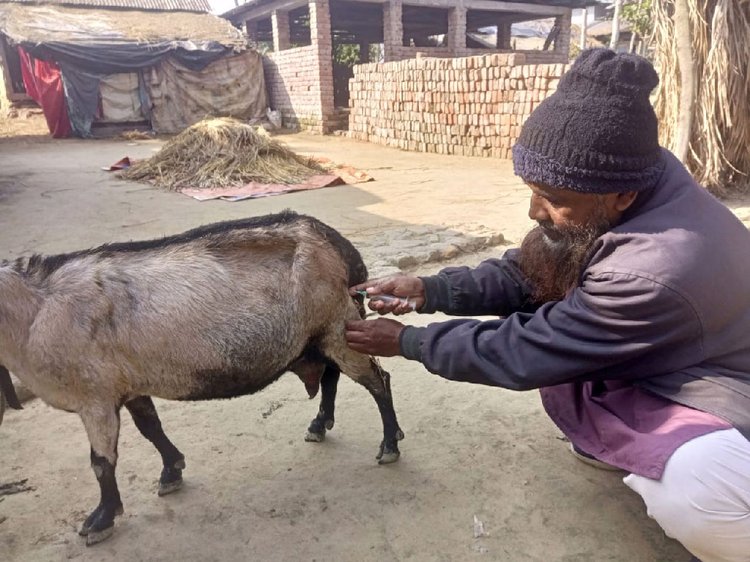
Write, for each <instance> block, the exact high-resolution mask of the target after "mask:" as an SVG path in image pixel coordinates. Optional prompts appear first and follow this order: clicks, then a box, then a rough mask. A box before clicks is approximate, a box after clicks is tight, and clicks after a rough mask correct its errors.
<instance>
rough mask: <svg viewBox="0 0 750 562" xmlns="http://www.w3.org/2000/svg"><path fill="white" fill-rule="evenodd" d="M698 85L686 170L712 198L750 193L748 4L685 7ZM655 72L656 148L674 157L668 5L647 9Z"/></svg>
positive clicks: (704, 0) (712, 1) (742, 0)
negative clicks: (665, 149) (658, 131)
mask: <svg viewBox="0 0 750 562" xmlns="http://www.w3.org/2000/svg"><path fill="white" fill-rule="evenodd" d="M688 3H689V7H690V9H689V11H690V28H691V41H692V46H693V58H694V61H695V73H696V76H697V77H698V80H697V84H696V87H697V91H696V103H695V112H694V113H695V114H694V118H693V125H692V129H691V133H690V149H689V154H688V158H687V162H686V164H687V166H688V168H689V169H690V171H691V172H692V174H693V175H694V176H695V178H696V179H697V180H698V181H699V182H700V183H701V184H703V185H704V186H706V187H707V188H709V189H710V190H711V191H712V192H714V193H715V194H717V195H720V196H726V195H729V194H730V193H732V192H742V191H746V190H747V189H748V188H750V149H749V148H748V147H750V113H749V112H748V109H747V108H748V107H750V57H748V56H747V53H748V52H750V0H689V2H688ZM653 9H654V11H653V17H654V38H653V39H654V45H655V47H656V57H655V58H656V60H655V62H656V65H657V66H658V67H659V74H660V77H661V83H660V85H659V88H658V90H657V95H656V101H655V104H654V105H655V108H656V112H657V115H658V116H659V120H660V129H661V136H662V139H661V141H662V144H663V145H664V146H667V147H669V148H672V149H674V146H675V142H676V140H677V138H676V137H677V130H676V126H675V124H676V122H677V117H678V112H679V111H680V108H679V92H680V74H679V72H680V69H679V67H678V65H677V63H676V61H677V60H678V59H677V54H676V42H675V28H674V23H673V21H672V18H671V13H672V11H673V9H674V6H673V1H672V0H660V1H657V2H654V3H653Z"/></svg>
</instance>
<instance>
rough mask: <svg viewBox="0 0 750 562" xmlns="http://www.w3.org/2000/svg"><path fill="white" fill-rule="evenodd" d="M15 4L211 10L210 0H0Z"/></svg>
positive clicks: (179, 10)
mask: <svg viewBox="0 0 750 562" xmlns="http://www.w3.org/2000/svg"><path fill="white" fill-rule="evenodd" d="M3 2H12V3H15V4H37V5H51V6H76V7H79V8H84V7H88V8H126V9H130V10H149V11H169V12H172V11H178V12H210V11H211V5H210V4H209V0H0V4H2V3H3Z"/></svg>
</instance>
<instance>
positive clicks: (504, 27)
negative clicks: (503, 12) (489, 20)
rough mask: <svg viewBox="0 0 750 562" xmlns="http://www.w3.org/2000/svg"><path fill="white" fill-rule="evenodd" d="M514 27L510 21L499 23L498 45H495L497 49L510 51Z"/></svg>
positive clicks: (500, 21)
mask: <svg viewBox="0 0 750 562" xmlns="http://www.w3.org/2000/svg"><path fill="white" fill-rule="evenodd" d="M512 25H513V24H512V23H511V22H509V21H502V20H499V21H498V22H497V44H496V45H495V47H496V48H498V49H504V50H508V49H510V38H511V36H512V35H511V26H512Z"/></svg>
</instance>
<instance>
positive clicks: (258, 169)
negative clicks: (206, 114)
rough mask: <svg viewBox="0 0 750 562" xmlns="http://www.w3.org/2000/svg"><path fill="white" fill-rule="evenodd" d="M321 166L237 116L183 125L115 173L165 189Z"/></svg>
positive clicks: (311, 171) (295, 177) (299, 176)
mask: <svg viewBox="0 0 750 562" xmlns="http://www.w3.org/2000/svg"><path fill="white" fill-rule="evenodd" d="M321 173H325V170H324V169H323V168H322V167H321V166H320V165H319V164H317V163H316V162H314V161H313V160H311V159H310V158H305V157H302V156H299V155H297V154H295V153H294V152H292V151H291V150H289V149H288V148H287V147H286V146H284V145H283V144H282V143H280V142H278V141H275V140H273V139H271V138H270V137H269V136H268V134H267V133H266V132H265V131H263V130H262V129H261V130H258V129H256V128H255V127H252V126H250V125H247V124H246V123H243V122H242V121H238V120H236V119H229V118H217V119H207V120H204V121H201V122H200V123H196V124H195V125H193V126H192V127H189V128H187V129H185V130H184V131H183V132H181V133H180V134H179V135H177V136H176V137H174V138H173V139H172V140H170V141H169V142H167V143H166V144H165V145H164V146H163V147H162V149H161V150H160V151H159V152H157V153H156V154H155V155H154V156H152V157H151V158H149V159H148V160H142V161H140V162H136V163H135V164H133V165H132V166H131V167H130V168H128V169H126V170H123V171H122V172H120V177H123V178H125V179H129V180H136V181H148V182H151V183H153V184H155V185H156V186H158V187H161V188H164V189H167V190H169V191H179V190H180V189H182V188H185V187H193V188H212V187H233V186H240V185H245V184H247V183H250V182H257V183H278V184H285V185H291V184H296V183H300V182H302V181H305V180H307V179H308V178H309V177H310V176H313V175H316V174H321Z"/></svg>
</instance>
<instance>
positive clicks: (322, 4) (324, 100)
mask: <svg viewBox="0 0 750 562" xmlns="http://www.w3.org/2000/svg"><path fill="white" fill-rule="evenodd" d="M309 7H310V38H311V39H312V45H313V48H314V51H315V56H316V57H317V59H318V73H319V84H320V130H319V132H321V133H328V132H330V131H331V130H333V126H334V123H333V115H334V112H335V104H334V100H333V37H332V35H331V8H330V5H329V3H328V0H309Z"/></svg>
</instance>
